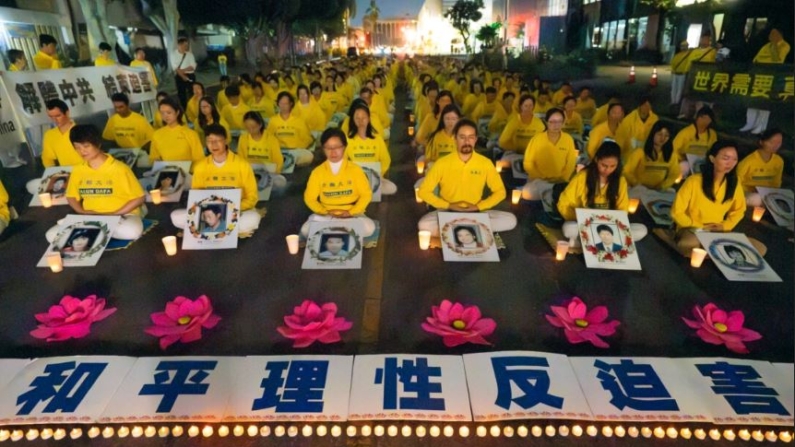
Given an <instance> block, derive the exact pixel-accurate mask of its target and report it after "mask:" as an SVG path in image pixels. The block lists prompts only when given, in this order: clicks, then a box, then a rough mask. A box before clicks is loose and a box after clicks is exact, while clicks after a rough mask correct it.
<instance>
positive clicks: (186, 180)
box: [138, 161, 191, 203]
mask: <svg viewBox="0 0 795 447" xmlns="http://www.w3.org/2000/svg"><path fill="white" fill-rule="evenodd" d="M190 165H191V162H189V161H156V162H155V164H154V166H152V170H151V171H150V172H151V175H149V176H148V177H144V178H142V179H139V180H138V181H139V182H140V183H141V186H143V188H144V191H146V201H147V202H151V201H152V197H151V196H150V195H149V191H151V190H153V189H159V190H160V200H161V201H162V202H166V203H176V202H179V200H180V199H181V198H182V191H184V190H185V189H186V188H187V187H188V186H189V185H190V174H189V172H190Z"/></svg>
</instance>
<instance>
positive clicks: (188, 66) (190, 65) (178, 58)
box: [171, 40, 196, 74]
mask: <svg viewBox="0 0 795 447" xmlns="http://www.w3.org/2000/svg"><path fill="white" fill-rule="evenodd" d="M183 55H184V56H185V58H184V59H183V58H182V56H183ZM171 68H173V69H174V72H177V70H178V69H180V70H182V71H183V72H184V73H185V74H192V73H193V72H195V71H196V58H195V57H194V56H193V52H192V51H190V43H188V41H187V40H185V41H182V42H180V43H178V44H177V49H176V51H174V54H173V56H172V57H171Z"/></svg>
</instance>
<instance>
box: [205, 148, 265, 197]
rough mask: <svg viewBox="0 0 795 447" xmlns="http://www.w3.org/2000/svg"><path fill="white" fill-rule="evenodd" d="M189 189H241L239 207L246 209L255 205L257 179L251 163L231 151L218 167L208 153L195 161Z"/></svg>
mask: <svg viewBox="0 0 795 447" xmlns="http://www.w3.org/2000/svg"><path fill="white" fill-rule="evenodd" d="M190 187H191V189H237V188H239V189H241V190H242V191H241V193H240V209H241V211H246V210H250V209H252V208H254V207H255V206H256V205H257V200H258V198H259V196H258V192H257V179H255V178H254V170H253V169H251V165H250V164H249V163H248V162H247V161H246V160H244V159H243V158H241V157H240V156H238V155H237V154H235V153H234V152H232V151H229V152H227V155H226V161H224V164H223V165H222V166H220V167H218V166H216V164H215V162H213V156H212V155H208V156H207V157H204V158H203V159H202V160H200V161H198V162H196V163H195V165H194V167H193V179H192V180H191V185H190Z"/></svg>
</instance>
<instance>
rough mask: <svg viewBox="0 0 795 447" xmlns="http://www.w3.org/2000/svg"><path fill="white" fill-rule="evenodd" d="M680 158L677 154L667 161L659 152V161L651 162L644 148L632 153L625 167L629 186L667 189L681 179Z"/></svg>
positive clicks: (673, 154)
mask: <svg viewBox="0 0 795 447" xmlns="http://www.w3.org/2000/svg"><path fill="white" fill-rule="evenodd" d="M679 172H680V171H679V157H678V156H677V155H676V152H673V153H672V154H671V158H670V159H669V160H668V161H665V159H664V158H663V154H662V151H658V152H657V159H656V160H650V159H649V158H648V157H646V153H645V152H643V149H642V148H638V149H635V150H633V151H632V152H630V154H629V157H627V162H626V164H625V165H624V171H623V173H624V177H625V178H626V179H627V183H629V186H637V185H643V186H645V187H647V188H651V189H657V190H662V189H667V188H670V187H672V186H673V185H674V183H676V179H677V178H679Z"/></svg>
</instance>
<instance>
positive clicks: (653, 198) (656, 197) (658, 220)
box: [640, 190, 676, 227]
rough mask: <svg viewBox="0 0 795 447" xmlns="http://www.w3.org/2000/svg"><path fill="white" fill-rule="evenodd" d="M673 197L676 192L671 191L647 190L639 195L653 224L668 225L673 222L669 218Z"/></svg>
mask: <svg viewBox="0 0 795 447" xmlns="http://www.w3.org/2000/svg"><path fill="white" fill-rule="evenodd" d="M674 197H676V193H673V192H659V191H652V190H649V191H646V192H645V193H644V194H643V195H642V196H641V198H640V200H641V202H643V206H644V207H646V211H647V212H648V213H649V215H650V216H651V218H652V219H653V220H654V223H655V224H657V225H660V226H663V227H670V226H671V225H673V223H674V221H673V219H672V218H671V206H673V203H674Z"/></svg>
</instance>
